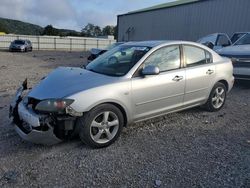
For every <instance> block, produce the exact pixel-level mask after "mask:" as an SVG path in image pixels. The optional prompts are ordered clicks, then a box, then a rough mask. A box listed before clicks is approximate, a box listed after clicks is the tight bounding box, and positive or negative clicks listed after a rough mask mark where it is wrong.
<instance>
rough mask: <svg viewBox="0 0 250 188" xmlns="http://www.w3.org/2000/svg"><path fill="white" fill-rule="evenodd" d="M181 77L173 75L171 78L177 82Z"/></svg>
mask: <svg viewBox="0 0 250 188" xmlns="http://www.w3.org/2000/svg"><path fill="white" fill-rule="evenodd" d="M182 79H183V76H175V77H174V78H173V81H176V82H179V81H180V80H182Z"/></svg>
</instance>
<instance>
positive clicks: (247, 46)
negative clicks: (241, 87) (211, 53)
mask: <svg viewBox="0 0 250 188" xmlns="http://www.w3.org/2000/svg"><path fill="white" fill-rule="evenodd" d="M217 53H218V54H220V55H221V56H224V57H228V58H231V59H232V62H233V67H234V70H233V73H234V77H235V78H236V79H240V80H250V32H249V33H245V34H244V35H243V36H242V37H241V38H240V39H238V40H237V41H236V42H235V43H234V44H233V45H232V46H228V47H225V48H222V49H219V50H217Z"/></svg>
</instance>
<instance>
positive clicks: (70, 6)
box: [0, 0, 173, 31]
mask: <svg viewBox="0 0 250 188" xmlns="http://www.w3.org/2000/svg"><path fill="white" fill-rule="evenodd" d="M169 1H173V0H1V2H0V17H4V18H10V19H17V20H21V21H26V22H30V23H33V24H38V25H40V26H43V27H44V26H46V25H49V24H52V25H53V26H54V27H58V28H65V29H75V30H78V31H80V30H81V29H82V28H83V27H84V26H85V25H86V24H87V23H93V24H95V25H99V26H101V27H103V26H105V25H116V20H117V15H118V14H123V13H127V12H129V11H133V10H137V9H141V8H146V7H150V6H153V5H157V4H161V3H166V2H169Z"/></svg>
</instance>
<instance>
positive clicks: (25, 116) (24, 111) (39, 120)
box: [9, 80, 62, 145]
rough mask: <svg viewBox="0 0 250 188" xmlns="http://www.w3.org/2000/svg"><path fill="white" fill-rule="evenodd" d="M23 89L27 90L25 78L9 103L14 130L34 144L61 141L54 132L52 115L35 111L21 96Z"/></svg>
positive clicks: (48, 143) (51, 143)
mask: <svg viewBox="0 0 250 188" xmlns="http://www.w3.org/2000/svg"><path fill="white" fill-rule="evenodd" d="M24 90H27V80H25V81H24V82H23V84H22V86H21V87H20V88H19V89H18V90H17V92H16V95H15V97H14V99H13V101H12V102H11V105H10V112H9V116H10V118H12V121H13V123H14V124H15V125H14V128H15V130H16V132H17V133H18V134H19V135H20V137H22V138H23V139H24V140H27V141H29V142H33V143H35V144H44V145H53V144H57V143H59V142H62V139H60V138H58V136H57V135H56V134H55V120H54V119H53V117H50V116H49V115H44V114H41V115H40V114H37V113H35V112H34V110H33V109H32V108H31V107H29V105H27V104H26V102H25V100H23V98H22V93H23V91H24ZM59 126H60V125H59Z"/></svg>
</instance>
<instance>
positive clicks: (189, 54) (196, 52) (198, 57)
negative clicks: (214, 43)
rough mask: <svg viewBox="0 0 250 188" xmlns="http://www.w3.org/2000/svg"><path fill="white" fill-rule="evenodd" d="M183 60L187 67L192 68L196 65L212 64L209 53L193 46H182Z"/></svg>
mask: <svg viewBox="0 0 250 188" xmlns="http://www.w3.org/2000/svg"><path fill="white" fill-rule="evenodd" d="M183 51H184V57H185V58H184V59H185V62H186V65H187V67H193V66H198V65H204V64H206V63H212V56H211V54H210V53H209V52H207V51H205V50H203V49H201V48H197V47H194V46H188V45H184V46H183Z"/></svg>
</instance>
